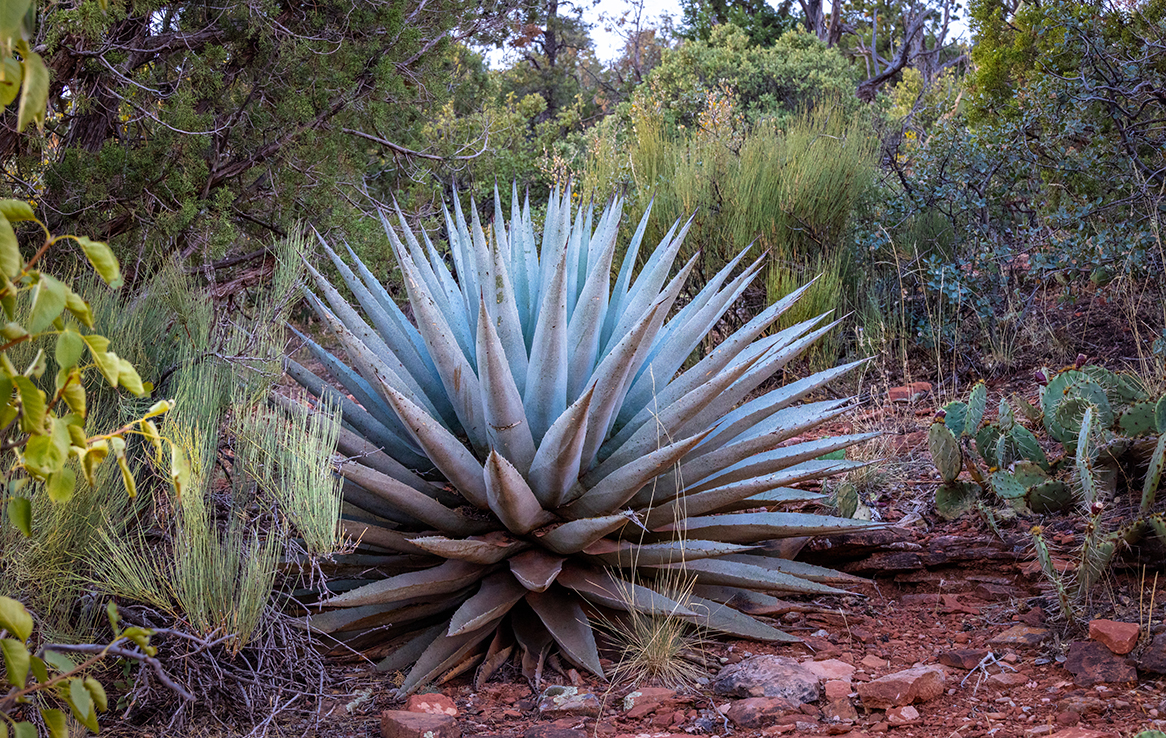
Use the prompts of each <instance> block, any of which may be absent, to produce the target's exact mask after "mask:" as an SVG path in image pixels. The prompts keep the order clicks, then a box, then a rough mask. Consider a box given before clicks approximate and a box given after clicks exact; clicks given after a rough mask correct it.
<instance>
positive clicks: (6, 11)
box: [0, 0, 29, 45]
mask: <svg viewBox="0 0 1166 738" xmlns="http://www.w3.org/2000/svg"><path fill="white" fill-rule="evenodd" d="M28 4H29V0H4V2H3V3H0V43H2V44H4V45H8V44H10V43H12V42H13V41H15V40H16V39H18V38H20V36H21V33H20V27H21V23H23V21H24V14H25V13H27V12H28Z"/></svg>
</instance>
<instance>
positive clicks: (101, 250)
mask: <svg viewBox="0 0 1166 738" xmlns="http://www.w3.org/2000/svg"><path fill="white" fill-rule="evenodd" d="M74 238H75V239H77V243H79V244H81V250H82V251H84V252H85V258H87V259H89V263H90V264H92V265H93V268H94V269H95V270H96V271H97V273H98V274H99V275H101V278H102V279H104V280H105V283H106V284H108V285H109V286H110V287H112V288H114V289H117V288H118V287H121V285H122V276H121V267H120V266H119V265H118V263H117V257H115V256H114V255H113V251H111V250H110V248H109V245H108V244H106V243H103V242H101V241H91V240H89V239H88V238H86V237H85V236H74Z"/></svg>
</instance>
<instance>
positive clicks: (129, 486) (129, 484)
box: [117, 456, 138, 497]
mask: <svg viewBox="0 0 1166 738" xmlns="http://www.w3.org/2000/svg"><path fill="white" fill-rule="evenodd" d="M117 468H118V469H121V480H122V481H123V482H125V486H126V494H127V495H129V496H130V497H137V496H138V483H137V482H135V481H134V475H133V473H132V472H131V471H130V465H129V464H128V463H126V457H125V456H118V457H117Z"/></svg>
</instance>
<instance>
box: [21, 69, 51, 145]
mask: <svg viewBox="0 0 1166 738" xmlns="http://www.w3.org/2000/svg"><path fill="white" fill-rule="evenodd" d="M23 63H24V84H23V85H21V87H20V107H19V108H18V112H17V115H16V130H17V132H19V133H23V132H24V129H25V128H27V127H28V124H29V123H34V122H35V123H36V124H37V126H39V127H40V128H42V129H43V128H44V124H45V105H47V104H48V101H49V70H48V68H47V67H45V63H44V61H42V60H41V58H40V55H39V54H36V53H33V52H29V54H28V55H27V56H25V57H24V62H23Z"/></svg>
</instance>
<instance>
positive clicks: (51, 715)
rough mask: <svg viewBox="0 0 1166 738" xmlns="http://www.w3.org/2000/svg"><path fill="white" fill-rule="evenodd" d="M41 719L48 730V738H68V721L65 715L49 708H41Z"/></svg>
mask: <svg viewBox="0 0 1166 738" xmlns="http://www.w3.org/2000/svg"><path fill="white" fill-rule="evenodd" d="M40 716H41V719H42V720H44V721H45V727H46V728H48V729H49V738H69V719H68V718H67V717H66V716H65V713H63V712H61V711H60V710H56V709H53V708H51V707H42V708H41V711H40Z"/></svg>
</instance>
